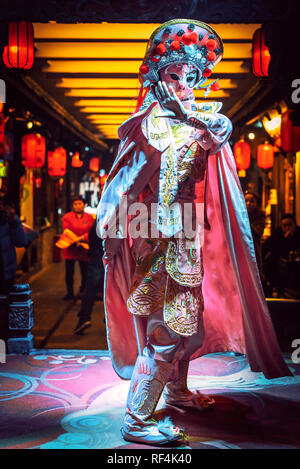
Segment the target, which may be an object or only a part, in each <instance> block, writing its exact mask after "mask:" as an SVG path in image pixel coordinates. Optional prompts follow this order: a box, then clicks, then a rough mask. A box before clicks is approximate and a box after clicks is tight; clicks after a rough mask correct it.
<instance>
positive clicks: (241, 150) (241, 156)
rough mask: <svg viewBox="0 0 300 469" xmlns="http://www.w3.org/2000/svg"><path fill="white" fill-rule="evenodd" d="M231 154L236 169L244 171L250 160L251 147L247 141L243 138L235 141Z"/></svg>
mask: <svg viewBox="0 0 300 469" xmlns="http://www.w3.org/2000/svg"><path fill="white" fill-rule="evenodd" d="M233 155H234V158H235V163H236V169H237V170H238V171H246V169H248V168H249V166H250V162H251V148H250V145H249V143H247V142H245V140H244V139H243V138H241V140H239V141H238V142H236V143H235V144H234V146H233Z"/></svg>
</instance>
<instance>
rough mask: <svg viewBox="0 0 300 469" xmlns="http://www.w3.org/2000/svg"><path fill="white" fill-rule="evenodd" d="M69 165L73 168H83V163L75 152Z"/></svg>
mask: <svg viewBox="0 0 300 469" xmlns="http://www.w3.org/2000/svg"><path fill="white" fill-rule="evenodd" d="M71 165H72V167H73V168H82V166H83V161H81V159H80V157H79V153H78V152H76V153H75V154H74V155H73V156H72V163H71Z"/></svg>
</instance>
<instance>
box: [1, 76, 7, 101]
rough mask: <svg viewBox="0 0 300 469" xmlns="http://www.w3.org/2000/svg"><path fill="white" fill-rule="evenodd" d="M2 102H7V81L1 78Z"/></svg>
mask: <svg viewBox="0 0 300 469" xmlns="http://www.w3.org/2000/svg"><path fill="white" fill-rule="evenodd" d="M0 103H6V86H5V81H4V80H1V78H0Z"/></svg>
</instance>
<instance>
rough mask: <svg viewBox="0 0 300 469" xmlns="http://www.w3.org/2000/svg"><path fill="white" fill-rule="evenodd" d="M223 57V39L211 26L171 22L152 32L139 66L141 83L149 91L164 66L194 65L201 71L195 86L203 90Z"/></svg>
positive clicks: (194, 21) (192, 22)
mask: <svg viewBox="0 0 300 469" xmlns="http://www.w3.org/2000/svg"><path fill="white" fill-rule="evenodd" d="M222 56H223V42H222V39H221V38H220V36H219V35H218V34H217V33H216V31H215V30H214V29H213V28H211V27H210V26H209V25H208V24H206V23H202V22H200V21H196V20H188V19H176V20H170V21H167V22H166V23H163V24H162V25H160V26H159V27H158V28H157V29H156V30H155V31H154V32H153V33H152V35H151V37H150V39H149V42H148V45H147V49H146V54H145V57H144V60H143V63H142V65H141V66H140V70H139V80H140V83H141V84H142V86H143V88H146V87H147V86H149V85H150V84H151V82H157V81H158V80H159V73H158V72H159V70H160V69H162V68H163V67H165V66H167V65H169V64H173V63H192V64H194V65H195V66H196V67H197V69H198V71H199V80H198V82H197V84H196V87H202V86H201V85H202V84H203V83H204V82H205V81H206V79H207V78H208V77H209V76H210V75H211V73H212V69H213V67H214V66H215V65H216V64H217V63H218V62H219V61H220V60H221V59H222ZM205 88H206V86H205Z"/></svg>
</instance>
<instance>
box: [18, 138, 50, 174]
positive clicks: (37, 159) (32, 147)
mask: <svg viewBox="0 0 300 469" xmlns="http://www.w3.org/2000/svg"><path fill="white" fill-rule="evenodd" d="M21 150H22V164H23V165H24V166H25V168H42V167H43V166H44V164H45V159H46V140H45V138H44V137H42V135H40V134H26V135H23V137H22V142H21Z"/></svg>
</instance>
